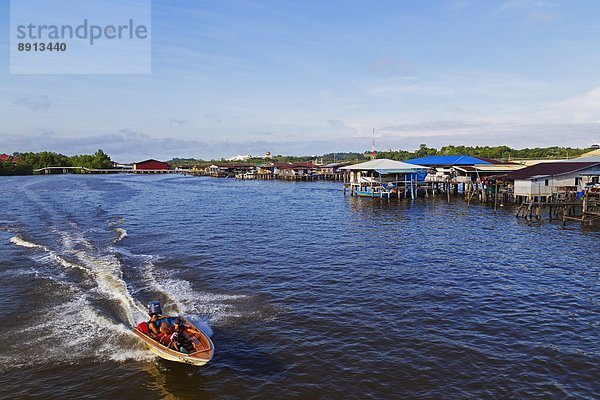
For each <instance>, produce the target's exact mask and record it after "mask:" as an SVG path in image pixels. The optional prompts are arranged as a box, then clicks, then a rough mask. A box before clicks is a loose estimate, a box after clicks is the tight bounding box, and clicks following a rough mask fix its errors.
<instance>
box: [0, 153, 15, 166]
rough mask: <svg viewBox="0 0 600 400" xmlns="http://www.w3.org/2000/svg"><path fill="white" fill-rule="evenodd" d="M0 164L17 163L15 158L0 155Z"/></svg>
mask: <svg viewBox="0 0 600 400" xmlns="http://www.w3.org/2000/svg"><path fill="white" fill-rule="evenodd" d="M0 162H10V163H13V164H15V163H16V162H17V157H15V156H11V155H8V154H0Z"/></svg>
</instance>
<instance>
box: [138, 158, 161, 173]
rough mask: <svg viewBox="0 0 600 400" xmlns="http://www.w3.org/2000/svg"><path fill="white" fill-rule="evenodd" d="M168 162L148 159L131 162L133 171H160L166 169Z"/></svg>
mask: <svg viewBox="0 0 600 400" xmlns="http://www.w3.org/2000/svg"><path fill="white" fill-rule="evenodd" d="M168 169H169V164H167V163H166V162H163V161H158V160H154V159H152V158H151V159H149V160H145V161H140V162H136V163H134V164H133V170H134V171H161V170H168Z"/></svg>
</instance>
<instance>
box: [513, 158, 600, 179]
mask: <svg viewBox="0 0 600 400" xmlns="http://www.w3.org/2000/svg"><path fill="white" fill-rule="evenodd" d="M596 165H600V163H598V162H550V163H541V164H535V165H532V166H531V167H526V168H523V169H520V170H518V171H514V172H511V173H509V174H506V175H505V176H504V177H505V178H506V179H529V178H531V177H534V176H556V175H564V174H569V173H573V172H577V171H581V170H584V169H587V168H589V167H593V166H596Z"/></svg>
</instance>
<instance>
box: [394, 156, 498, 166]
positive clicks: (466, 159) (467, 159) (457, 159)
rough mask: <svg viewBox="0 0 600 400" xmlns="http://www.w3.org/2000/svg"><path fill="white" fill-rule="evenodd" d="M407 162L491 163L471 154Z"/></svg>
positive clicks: (442, 164)
mask: <svg viewBox="0 0 600 400" xmlns="http://www.w3.org/2000/svg"><path fill="white" fill-rule="evenodd" d="M405 162H407V163H409V164H419V165H427V166H444V165H475V164H491V163H490V162H489V161H484V160H482V159H479V158H476V157H471V156H428V157H422V158H413V159H412V160H406V161H405Z"/></svg>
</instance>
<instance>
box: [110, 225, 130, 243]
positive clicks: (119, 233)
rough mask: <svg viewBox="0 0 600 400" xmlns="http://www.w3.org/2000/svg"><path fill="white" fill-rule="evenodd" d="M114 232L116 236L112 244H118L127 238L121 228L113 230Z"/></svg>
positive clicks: (125, 232)
mask: <svg viewBox="0 0 600 400" xmlns="http://www.w3.org/2000/svg"><path fill="white" fill-rule="evenodd" d="M115 232H117V235H118V236H117V238H116V239H115V240H114V241H113V243H119V242H120V241H121V240H123V239H124V238H126V237H127V231H126V230H125V229H123V228H115Z"/></svg>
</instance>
